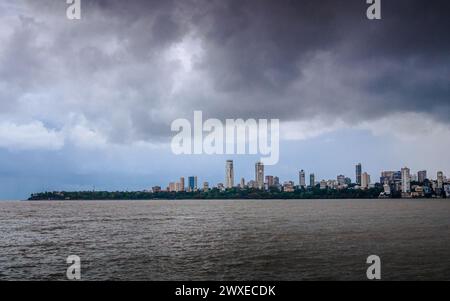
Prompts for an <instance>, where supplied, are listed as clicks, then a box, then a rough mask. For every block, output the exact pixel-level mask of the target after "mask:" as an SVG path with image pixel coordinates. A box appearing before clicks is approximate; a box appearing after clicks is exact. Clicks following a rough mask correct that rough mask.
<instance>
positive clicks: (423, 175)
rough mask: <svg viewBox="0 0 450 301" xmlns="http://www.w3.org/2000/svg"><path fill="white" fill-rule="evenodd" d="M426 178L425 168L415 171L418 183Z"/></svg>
mask: <svg viewBox="0 0 450 301" xmlns="http://www.w3.org/2000/svg"><path fill="white" fill-rule="evenodd" d="M426 178H427V171H426V170H421V171H419V172H418V173H417V181H418V182H419V183H423V182H425V179H426Z"/></svg>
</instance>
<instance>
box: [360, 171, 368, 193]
mask: <svg viewBox="0 0 450 301" xmlns="http://www.w3.org/2000/svg"><path fill="white" fill-rule="evenodd" d="M369 185H370V175H369V174H368V173H367V172H364V173H363V174H362V175H361V188H362V189H367V188H369Z"/></svg>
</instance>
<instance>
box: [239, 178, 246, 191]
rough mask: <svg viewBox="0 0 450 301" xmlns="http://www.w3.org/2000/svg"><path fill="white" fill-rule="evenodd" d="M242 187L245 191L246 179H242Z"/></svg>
mask: <svg viewBox="0 0 450 301" xmlns="http://www.w3.org/2000/svg"><path fill="white" fill-rule="evenodd" d="M240 186H241V189H244V188H245V179H244V178H241V184H240Z"/></svg>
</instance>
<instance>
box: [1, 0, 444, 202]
mask: <svg viewBox="0 0 450 301" xmlns="http://www.w3.org/2000/svg"><path fill="white" fill-rule="evenodd" d="M67 7H68V5H67V4H66V1H65V0H40V1H34V0H17V1H2V2H0V108H1V109H0V199H23V198H27V197H28V196H29V194H30V193H33V192H40V191H53V190H58V191H59V190H85V189H87V190H91V189H96V190H142V189H149V188H150V187H151V186H154V185H161V186H163V187H165V186H167V184H168V182H169V181H176V180H178V179H179V178H180V177H181V176H184V177H187V176H190V175H196V176H198V178H199V183H201V182H203V181H208V182H210V185H215V184H217V183H219V182H224V177H225V175H224V172H225V160H227V159H233V160H234V162H235V164H234V165H235V169H236V171H235V177H236V179H235V182H238V181H239V179H240V178H241V177H244V178H245V179H246V180H251V179H253V178H254V164H255V162H256V161H257V160H258V159H259V156H254V155H239V156H238V155H235V156H225V155H175V154H173V153H172V151H171V149H170V141H171V139H172V137H173V135H174V133H173V132H171V127H170V125H171V123H172V121H173V120H175V119H178V118H187V119H190V120H191V119H192V118H193V114H194V113H193V112H194V111H196V110H200V111H202V112H203V114H204V116H205V118H217V119H219V120H225V119H227V118H231V119H237V118H242V119H248V118H255V119H259V118H268V119H273V118H277V119H279V120H280V123H281V136H280V137H281V141H280V160H279V162H278V164H276V165H273V166H267V167H266V174H271V175H277V176H279V177H280V179H281V181H286V180H294V181H295V182H297V181H298V172H299V170H300V169H304V170H305V171H306V173H307V174H309V173H315V175H316V179H317V180H319V179H331V178H335V177H336V175H338V174H344V175H346V176H349V177H351V178H352V179H354V169H355V167H354V166H355V164H357V163H358V162H361V163H362V165H363V171H367V172H368V173H369V174H371V176H372V179H373V180H376V179H377V178H379V175H380V172H381V170H400V168H401V167H403V166H408V167H410V168H411V170H412V171H413V172H417V171H418V170H422V169H426V170H427V171H428V173H429V175H430V177H431V178H435V175H436V172H437V171H443V172H444V173H445V174H446V175H447V176H449V175H450V156H449V155H448V154H449V147H450V139H449V137H450V118H449V116H450V35H449V34H448V29H449V28H450V18H449V17H450V3H449V2H448V1H444V0H442V1H440V0H435V1H425V0H396V1H385V0H384V1H382V6H381V7H382V9H381V15H382V19H381V20H368V19H367V17H366V9H367V7H368V5H367V4H366V1H364V0H346V1H338V0H335V1H331V0H324V1H312V0H311V1H301V0H297V1H290V0H277V1H274V0H216V1H214V0H213V1H206V0H183V1H181V0H178V1H174V0H173V1H172V0H160V1H159V0H158V1H153V0H147V1H144V0H142V1H138V0H131V1H121V0H108V1H107V0H81V20H69V19H67V17H66V9H67Z"/></svg>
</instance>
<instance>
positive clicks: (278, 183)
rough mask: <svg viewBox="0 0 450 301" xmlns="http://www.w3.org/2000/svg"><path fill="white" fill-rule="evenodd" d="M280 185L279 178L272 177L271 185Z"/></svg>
mask: <svg viewBox="0 0 450 301" xmlns="http://www.w3.org/2000/svg"><path fill="white" fill-rule="evenodd" d="M278 185H280V178H279V177H273V186H278Z"/></svg>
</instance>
